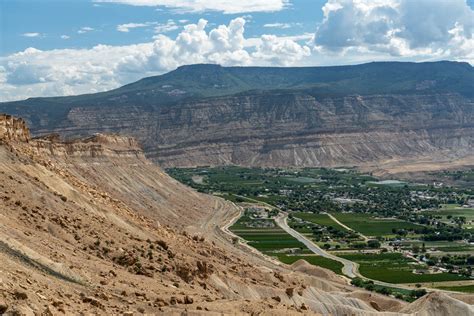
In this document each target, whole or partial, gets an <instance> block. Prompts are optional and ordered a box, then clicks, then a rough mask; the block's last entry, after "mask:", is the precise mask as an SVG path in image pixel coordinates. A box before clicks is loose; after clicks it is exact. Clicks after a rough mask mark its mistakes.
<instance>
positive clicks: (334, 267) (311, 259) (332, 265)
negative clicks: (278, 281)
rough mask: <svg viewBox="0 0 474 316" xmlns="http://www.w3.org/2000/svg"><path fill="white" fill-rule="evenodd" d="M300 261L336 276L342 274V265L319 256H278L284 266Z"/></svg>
mask: <svg viewBox="0 0 474 316" xmlns="http://www.w3.org/2000/svg"><path fill="white" fill-rule="evenodd" d="M300 259H303V260H306V261H307V262H308V263H310V264H312V265H315V266H318V267H323V268H326V269H329V270H331V271H333V272H335V273H337V274H342V267H343V264H342V263H340V262H338V261H335V260H331V259H328V258H324V257H321V256H316V255H310V256H292V255H278V260H280V261H281V262H283V263H286V264H292V263H294V262H296V261H298V260H300Z"/></svg>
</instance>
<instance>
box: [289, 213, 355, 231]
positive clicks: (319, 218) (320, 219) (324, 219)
mask: <svg viewBox="0 0 474 316" xmlns="http://www.w3.org/2000/svg"><path fill="white" fill-rule="evenodd" d="M292 215H293V216H294V217H298V218H301V219H303V220H305V221H308V222H311V223H315V224H318V225H322V226H328V227H333V228H336V229H339V230H346V229H345V228H344V227H342V226H341V225H339V224H338V223H336V222H335V221H333V220H332V219H331V218H330V217H329V216H328V215H327V214H315V213H303V212H295V213H292Z"/></svg>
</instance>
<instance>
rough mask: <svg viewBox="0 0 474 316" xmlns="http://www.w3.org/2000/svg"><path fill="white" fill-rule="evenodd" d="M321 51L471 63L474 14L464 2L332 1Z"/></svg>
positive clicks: (320, 33) (320, 34)
mask: <svg viewBox="0 0 474 316" xmlns="http://www.w3.org/2000/svg"><path fill="white" fill-rule="evenodd" d="M322 10H323V13H324V20H323V22H322V24H321V25H320V26H319V27H318V29H317V31H316V33H315V37H314V42H315V45H316V49H317V50H319V51H324V50H325V51H331V52H340V53H345V52H347V51H354V50H355V51H358V52H362V53H363V52H379V53H382V54H387V55H390V56H397V57H407V56H412V57H414V56H418V57H419V56H429V57H431V58H453V59H457V58H464V59H466V58H467V59H470V60H473V55H472V52H473V50H474V42H473V37H474V11H473V10H472V9H471V8H470V7H469V6H468V5H467V4H466V1H465V0H450V1H445V0H417V1H412V0H329V1H327V3H326V4H325V5H324V7H323V8H322Z"/></svg>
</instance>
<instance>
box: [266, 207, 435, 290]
mask: <svg viewBox="0 0 474 316" xmlns="http://www.w3.org/2000/svg"><path fill="white" fill-rule="evenodd" d="M287 219H288V214H287V213H285V212H283V211H280V215H279V216H278V217H276V218H275V222H276V223H277V225H278V226H280V227H281V228H282V229H283V230H284V231H286V232H287V233H288V234H290V235H291V236H293V237H295V238H296V239H298V240H299V241H300V242H302V243H303V244H304V245H305V246H306V247H308V249H309V250H311V251H312V252H314V253H315V254H317V255H320V256H321V257H325V258H328V259H332V260H335V261H338V262H340V263H342V264H343V265H344V266H343V268H342V273H343V274H344V275H345V276H348V277H349V278H355V277H359V278H362V279H364V280H370V281H373V282H374V284H377V285H381V286H387V287H393V288H399V289H406V290H413V288H412V287H409V286H406V285H402V284H392V283H387V282H382V281H378V280H373V279H369V278H366V277H364V276H362V275H361V274H360V273H359V265H358V264H357V263H356V262H353V261H350V260H347V259H344V258H340V257H338V256H335V255H333V254H330V253H328V252H326V251H325V250H324V249H322V248H320V247H319V246H318V245H317V244H315V243H314V242H313V241H311V240H310V239H308V238H306V237H305V236H303V235H301V234H300V233H298V232H297V231H296V230H294V229H293V228H291V227H290V226H288V223H287ZM427 290H433V289H428V288H427Z"/></svg>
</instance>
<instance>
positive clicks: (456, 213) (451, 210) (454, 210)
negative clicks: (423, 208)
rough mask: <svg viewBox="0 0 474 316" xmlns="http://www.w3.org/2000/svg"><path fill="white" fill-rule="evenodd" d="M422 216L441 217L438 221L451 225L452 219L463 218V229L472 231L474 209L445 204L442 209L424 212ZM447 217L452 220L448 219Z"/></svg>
mask: <svg viewBox="0 0 474 316" xmlns="http://www.w3.org/2000/svg"><path fill="white" fill-rule="evenodd" d="M424 214H427V215H432V216H441V217H442V218H441V219H440V220H441V221H442V222H444V223H448V224H449V223H451V224H453V222H452V218H454V217H465V218H466V223H465V224H464V225H463V227H464V228H467V229H474V223H473V222H474V208H465V207H461V206H459V205H453V204H446V205H443V207H442V208H440V209H439V210H436V211H429V212H424ZM448 216H450V217H452V218H451V219H448Z"/></svg>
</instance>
